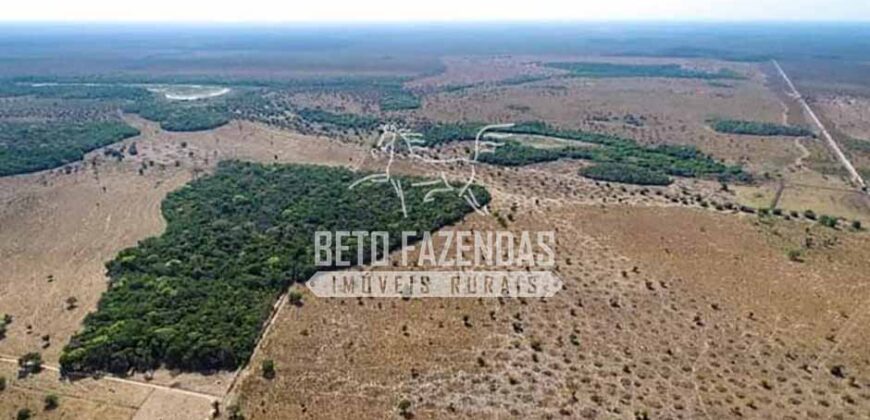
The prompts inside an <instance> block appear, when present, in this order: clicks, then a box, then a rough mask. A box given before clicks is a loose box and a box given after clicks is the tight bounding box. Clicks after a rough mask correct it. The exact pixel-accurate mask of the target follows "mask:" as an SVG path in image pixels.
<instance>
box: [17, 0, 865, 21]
mask: <svg viewBox="0 0 870 420" xmlns="http://www.w3.org/2000/svg"><path fill="white" fill-rule="evenodd" d="M0 20H3V21H91V22H93V21H174V22H192V21H203V22H314V21H357V22H371V21H455V20H463V21H488V20H592V21H602V20H629V21H633V20H655V21H668V20H675V21H695V20H702V21H711V20H712V21H747V20H748V21H759V20H777V21H865V22H866V21H870V0H827V1H816V0H595V1H578V0H532V1H529V0H500V1H481V0H433V1H426V0H314V1H293V0H207V1H206V0H188V1H185V0H148V1H141V2H128V1H117V0H109V1H107V0H75V1H72V0H24V1H14V0H13V1H9V2H7V4H5V5H4V6H3V10H2V12H0Z"/></svg>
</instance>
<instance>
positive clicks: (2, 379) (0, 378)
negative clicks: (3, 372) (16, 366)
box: [0, 376, 6, 391]
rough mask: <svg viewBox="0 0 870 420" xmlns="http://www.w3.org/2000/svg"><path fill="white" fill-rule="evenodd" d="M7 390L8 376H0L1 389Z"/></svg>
mask: <svg viewBox="0 0 870 420" xmlns="http://www.w3.org/2000/svg"><path fill="white" fill-rule="evenodd" d="M5 390H6V377H5V376H0V391H5Z"/></svg>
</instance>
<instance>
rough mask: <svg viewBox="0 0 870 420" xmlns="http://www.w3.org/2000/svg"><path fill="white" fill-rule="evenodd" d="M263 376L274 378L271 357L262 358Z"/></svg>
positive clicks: (273, 362)
mask: <svg viewBox="0 0 870 420" xmlns="http://www.w3.org/2000/svg"><path fill="white" fill-rule="evenodd" d="M261 369H262V371H263V377H264V378H266V379H275V361H274V360H272V359H266V360H263V363H262V364H261Z"/></svg>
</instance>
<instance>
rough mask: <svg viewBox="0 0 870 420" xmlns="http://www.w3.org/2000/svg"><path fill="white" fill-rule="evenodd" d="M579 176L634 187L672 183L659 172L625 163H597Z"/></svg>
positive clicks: (585, 169) (583, 170)
mask: <svg viewBox="0 0 870 420" xmlns="http://www.w3.org/2000/svg"><path fill="white" fill-rule="evenodd" d="M580 175H582V176H585V177H586V178H591V179H595V180H599V181H609V182H621V183H623V184H635V185H670V184H671V183H672V182H673V180H671V178H669V177H668V176H667V175H665V174H663V173H661V172H659V171H653V170H650V169H648V168H644V167H641V166H637V165H631V164H625V163H599V164H595V165H592V166H587V167H585V168H583V169H581V170H580Z"/></svg>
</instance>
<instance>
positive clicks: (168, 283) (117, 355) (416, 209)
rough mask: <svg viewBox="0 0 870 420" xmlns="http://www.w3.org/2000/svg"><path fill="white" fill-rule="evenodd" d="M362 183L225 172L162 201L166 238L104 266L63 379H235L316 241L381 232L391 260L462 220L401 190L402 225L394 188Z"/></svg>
mask: <svg viewBox="0 0 870 420" xmlns="http://www.w3.org/2000/svg"><path fill="white" fill-rule="evenodd" d="M364 175H365V174H358V173H354V172H351V171H350V170H348V169H344V168H327V167H321V166H306V165H260V164H253V163H242V162H232V161H231V162H223V163H221V164H220V165H219V167H218V168H217V171H216V173H215V174H214V175H212V176H208V177H204V178H201V179H199V180H197V181H194V182H193V183H191V184H189V185H187V186H185V187H183V188H181V189H180V190H177V191H175V192H173V193H171V194H170V195H169V196H168V197H167V198H166V199H165V200H164V202H163V205H162V210H163V215H164V217H165V218H166V221H167V227H166V230H165V232H164V233H163V234H162V235H161V236H158V237H153V238H149V239H146V240H143V241H141V242H140V243H139V244H138V245H137V246H135V247H133V248H129V249H126V250H123V251H121V252H120V253H119V254H118V255H117V257H115V258H114V259H113V260H112V261H110V262H109V263H108V264H107V268H108V274H109V277H110V286H109V289H108V291H106V293H105V294H104V295H103V296H102V298H101V299H100V302H99V304H98V307H97V310H96V312H93V313H91V314H89V315H88V316H87V317H86V318H85V321H84V327H83V329H82V330H81V331H80V332H79V333H77V334H76V335H75V336H74V337H73V338H72V339H71V340H70V343H69V344H68V345H67V346H66V347H65V348H64V351H63V354H62V356H61V358H60V363H61V367H62V370H63V373H64V374H65V375H77V374H87V373H93V372H97V371H110V372H114V373H118V374H125V373H128V372H130V371H146V370H150V369H155V368H157V367H158V366H161V365H163V366H166V367H169V368H173V369H182V370H190V371H211V370H216V369H234V368H236V367H238V366H239V365H240V364H242V363H244V362H245V361H246V360H247V359H248V358H249V357H250V355H251V351H252V349H253V347H254V345H255V341H256V339H257V337H258V335H259V333H260V329H261V327H262V325H263V322H264V321H265V320H266V318H267V316H268V314H269V312H270V308H271V306H272V304H273V303H274V302H275V300H276V299H277V297H278V296H279V295H280V293H282V291H284V290H286V289H287V287H288V286H289V285H291V284H292V283H294V282H299V281H305V280H307V279H308V278H309V277H310V276H311V275H312V274H313V273H314V272H315V271H316V270H317V269H318V268H317V267H315V266H314V256H313V246H312V241H313V236H314V232H315V231H319V230H349V231H352V230H365V231H370V230H381V231H388V232H390V233H391V235H390V239H391V240H392V243H391V244H390V245H391V248H393V249H394V248H396V247H398V246H400V243H399V241H400V240H401V239H400V237H401V234H400V233H399V232H400V231H408V230H410V231H418V232H421V231H432V230H434V229H437V228H440V227H442V226H444V225H446V224H450V223H454V222H456V221H458V220H459V219H460V218H461V217H463V216H464V215H465V214H466V213H467V212H469V211H470V210H471V208H470V207H469V206H468V204H467V203H465V202H464V201H463V200H462V199H461V198H459V197H457V196H455V195H449V196H444V197H443V199H442V200H436V201H432V202H429V203H424V202H423V198H424V194H425V191H424V190H423V189H411V190H408V191H405V202H406V203H407V204H408V206H409V207H408V212H409V215H408V218H403V215H402V211H401V205H400V202H399V200H398V199H397V198H396V196H395V192H394V190H393V188H392V186H390V185H388V184H374V185H368V184H366V185H360V186H358V187H356V188H354V189H353V190H349V189H348V186H349V185H350V183H352V182H353V181H355V180H357V179H359V178H360V177H362V176H364ZM417 180H418V179H403V180H402V181H403V183H404V184H406V185H407V184H410V183H411V182H414V181H417ZM475 189H476V191H475V194H476V196H477V197H478V198H479V199H480V200H481V201H482V202H484V203H485V202H488V201H489V195H488V194H487V193H486V191H485V190H483V189H481V188H479V187H475ZM350 252H351V254H355V252H356V251H355V247H352V248H351V251H350Z"/></svg>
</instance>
